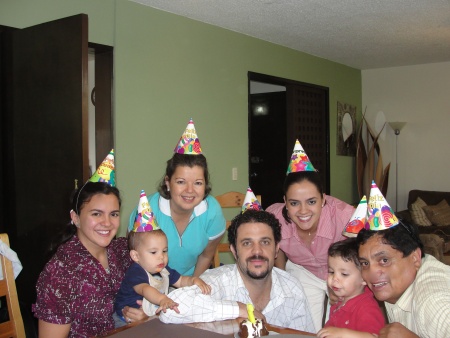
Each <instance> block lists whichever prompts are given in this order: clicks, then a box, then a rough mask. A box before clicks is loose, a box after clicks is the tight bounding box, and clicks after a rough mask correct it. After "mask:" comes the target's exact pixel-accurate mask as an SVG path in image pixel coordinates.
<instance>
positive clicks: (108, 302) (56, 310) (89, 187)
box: [33, 182, 143, 338]
mask: <svg viewBox="0 0 450 338" xmlns="http://www.w3.org/2000/svg"><path fill="white" fill-rule="evenodd" d="M72 204H73V210H71V211H70V217H71V219H72V222H71V225H70V226H69V227H70V229H69V230H68V233H67V235H66V237H65V238H66V239H65V240H63V243H62V244H61V245H60V246H59V247H58V249H57V252H56V254H55V255H54V256H53V257H52V258H51V259H50V261H49V262H48V263H47V264H46V266H45V268H44V270H43V271H42V272H41V274H40V276H39V279H38V282H37V285H36V288H37V301H36V304H34V305H33V311H34V314H35V316H36V317H37V318H39V336H40V337H52V338H58V337H89V336H96V335H99V334H101V333H104V332H106V331H108V330H112V329H114V321H113V318H112V313H113V304H114V298H115V295H116V293H117V291H118V290H119V287H120V283H121V281H122V279H123V277H124V274H125V270H126V269H127V268H128V267H129V265H130V264H131V259H130V256H129V253H128V248H127V242H126V239H125V238H118V239H114V237H115V235H116V233H117V230H118V228H119V224H120V222H119V209H120V195H119V191H118V190H117V188H115V187H112V186H110V185H108V184H107V183H101V182H97V183H93V182H88V183H86V184H85V185H84V186H83V187H82V188H81V189H79V190H78V191H77V193H76V194H75V196H74V201H73V203H72ZM126 316H127V317H128V318H130V319H141V318H142V316H143V312H142V311H141V310H139V309H130V310H129V312H127V313H126Z"/></svg>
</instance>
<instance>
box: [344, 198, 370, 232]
mask: <svg viewBox="0 0 450 338" xmlns="http://www.w3.org/2000/svg"><path fill="white" fill-rule="evenodd" d="M366 217H367V199H366V195H364V196H363V198H362V199H361V201H360V202H359V204H358V207H357V208H356V210H355V212H354V213H353V215H352V217H350V220H349V221H348V223H347V225H346V226H345V228H344V231H342V235H344V236H347V237H356V235H358V232H359V231H360V230H361V229H364V225H365V223H366Z"/></svg>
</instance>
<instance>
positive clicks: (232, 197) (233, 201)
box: [212, 191, 261, 268]
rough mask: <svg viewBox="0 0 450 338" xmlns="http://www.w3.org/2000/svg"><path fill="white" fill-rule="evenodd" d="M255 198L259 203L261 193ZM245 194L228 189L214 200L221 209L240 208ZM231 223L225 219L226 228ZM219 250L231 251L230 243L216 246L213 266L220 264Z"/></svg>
mask: <svg viewBox="0 0 450 338" xmlns="http://www.w3.org/2000/svg"><path fill="white" fill-rule="evenodd" d="M256 198H257V199H258V201H259V202H260V203H261V195H256ZM244 199H245V194H243V193H240V192H237V191H229V192H226V193H224V194H222V195H218V196H216V200H217V201H218V202H219V204H220V206H221V207H222V209H224V208H239V209H240V208H241V207H242V204H244ZM230 225H231V220H227V222H226V228H227V231H228V228H229V227H230ZM221 252H231V250H230V244H229V243H228V242H225V243H219V245H218V246H217V248H216V252H215V253H214V258H213V261H212V266H213V268H217V267H218V266H220V255H219V254H220V253H221Z"/></svg>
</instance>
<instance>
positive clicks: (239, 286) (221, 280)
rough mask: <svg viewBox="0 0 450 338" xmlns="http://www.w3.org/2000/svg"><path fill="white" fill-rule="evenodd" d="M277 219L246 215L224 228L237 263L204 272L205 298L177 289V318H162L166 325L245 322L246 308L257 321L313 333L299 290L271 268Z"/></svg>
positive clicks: (174, 315)
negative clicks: (208, 290) (207, 292)
mask: <svg viewBox="0 0 450 338" xmlns="http://www.w3.org/2000/svg"><path fill="white" fill-rule="evenodd" d="M280 231H281V228H280V224H279V222H278V220H277V219H276V218H275V217H274V216H273V215H272V214H271V213H269V212H266V211H256V210H247V211H245V212H244V213H242V214H239V215H238V216H236V217H235V218H234V219H233V221H232V222H231V226H230V228H229V229H228V241H229V243H230V248H231V251H232V253H233V255H234V258H235V259H236V264H230V265H224V266H221V267H219V268H216V269H211V270H207V271H205V273H203V274H202V275H201V276H200V277H201V278H202V279H203V280H204V281H205V282H206V283H207V284H209V285H210V286H211V289H212V291H211V294H210V295H203V294H202V293H201V290H200V289H199V288H198V287H197V286H192V287H185V288H180V289H177V290H175V291H173V292H171V293H170V295H169V297H170V298H171V299H173V300H174V301H175V302H177V303H179V306H178V309H179V313H177V312H175V311H172V310H168V311H167V312H166V313H161V315H160V319H161V321H163V322H165V323H192V322H212V321H217V320H226V319H234V318H238V317H242V318H247V308H246V304H247V303H252V304H253V306H254V308H255V317H256V318H265V319H266V321H267V322H268V323H269V324H272V325H278V326H282V327H289V328H292V329H296V330H302V331H308V332H316V329H315V327H314V324H313V320H312V317H311V313H310V310H309V306H308V303H307V300H306V296H305V294H304V291H303V288H302V286H301V285H300V284H299V283H298V281H297V279H296V278H294V277H292V276H291V275H289V274H288V273H287V272H285V271H283V270H280V269H278V268H275V267H274V260H275V258H276V256H277V254H278V249H279V242H280V240H281V232H280Z"/></svg>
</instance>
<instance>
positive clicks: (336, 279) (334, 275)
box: [327, 257, 366, 302]
mask: <svg viewBox="0 0 450 338" xmlns="http://www.w3.org/2000/svg"><path fill="white" fill-rule="evenodd" d="M327 283H328V287H329V288H330V289H332V290H333V291H334V293H335V294H336V296H338V297H339V298H341V299H342V300H343V301H344V302H346V301H347V300H349V299H351V298H353V297H355V296H357V295H359V294H361V293H363V292H364V286H365V285H366V282H364V280H363V278H362V276H361V271H360V270H359V269H358V267H357V266H356V264H355V263H354V262H353V261H348V262H346V261H344V260H343V259H342V257H328V279H327Z"/></svg>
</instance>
